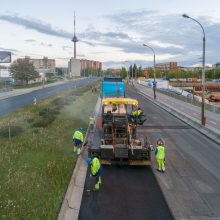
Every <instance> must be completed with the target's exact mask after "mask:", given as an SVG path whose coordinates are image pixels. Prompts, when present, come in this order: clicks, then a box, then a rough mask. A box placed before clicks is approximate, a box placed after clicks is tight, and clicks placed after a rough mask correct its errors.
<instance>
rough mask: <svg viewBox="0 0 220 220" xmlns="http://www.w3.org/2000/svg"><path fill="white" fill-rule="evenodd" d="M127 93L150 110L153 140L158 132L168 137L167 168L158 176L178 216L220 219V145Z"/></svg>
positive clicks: (144, 109) (141, 98)
mask: <svg viewBox="0 0 220 220" xmlns="http://www.w3.org/2000/svg"><path fill="white" fill-rule="evenodd" d="M127 95H129V96H131V97H136V98H138V100H139V102H140V105H141V107H142V109H143V111H144V112H145V113H146V114H147V118H148V120H147V122H146V125H148V126H149V128H148V129H147V130H145V134H147V135H148V137H149V139H150V141H151V142H153V143H155V137H156V136H158V134H160V135H161V136H162V137H163V138H164V139H165V143H166V149H167V150H166V166H167V172H166V174H165V175H160V173H156V177H157V179H158V181H159V184H160V186H161V188H162V190H163V192H164V195H165V197H166V200H167V201H168V204H169V207H170V208H171V210H172V213H173V214H174V216H175V217H176V219H190V220H194V219H196V220H199V219H205V220H206V219H207V220H208V219H210V220H211V219H212V220H214V219H215V220H217V219H218V220H219V219H220V184H219V183H220V163H219V158H220V145H218V144H216V143H214V142H213V141H211V140H210V139H209V138H206V137H205V136H203V135H202V134H201V133H199V132H198V131H196V130H195V129H193V128H191V127H189V126H187V125H186V124H184V123H183V122H182V121H180V120H179V119H177V118H176V117H174V116H172V115H170V114H169V113H167V112H166V111H165V110H163V109H161V108H159V107H158V106H156V105H154V104H152V102H150V101H149V100H147V99H144V98H143V96H141V95H139V94H137V93H134V92H127ZM153 167H155V163H153ZM154 170H155V169H154Z"/></svg>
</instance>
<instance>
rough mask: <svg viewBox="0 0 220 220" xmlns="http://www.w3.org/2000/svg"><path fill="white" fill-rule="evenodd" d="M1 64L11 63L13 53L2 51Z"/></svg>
mask: <svg viewBox="0 0 220 220" xmlns="http://www.w3.org/2000/svg"><path fill="white" fill-rule="evenodd" d="M0 63H11V52H6V51H0Z"/></svg>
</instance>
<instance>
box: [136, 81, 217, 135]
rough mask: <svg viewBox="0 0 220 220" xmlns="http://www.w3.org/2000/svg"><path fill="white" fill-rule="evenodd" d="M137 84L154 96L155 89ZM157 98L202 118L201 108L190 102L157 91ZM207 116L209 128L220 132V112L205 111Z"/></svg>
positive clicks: (192, 115)
mask: <svg viewBox="0 0 220 220" xmlns="http://www.w3.org/2000/svg"><path fill="white" fill-rule="evenodd" d="M136 86H137V87H138V88H139V89H140V91H142V92H144V93H145V94H146V95H148V96H150V97H153V90H152V89H150V88H147V87H146V86H143V85H138V84H136ZM157 100H159V101H160V102H162V103H163V104H165V105H169V106H172V107H174V108H175V109H177V110H178V111H180V112H183V113H184V114H186V115H189V116H190V117H192V118H194V119H196V120H197V121H198V122H200V120H201V108H200V107H197V106H194V105H191V104H189V103H186V102H183V101H181V100H177V99H175V98H172V97H170V96H167V95H164V94H161V93H159V92H157ZM205 116H206V126H207V127H209V128H214V129H215V131H216V132H218V131H219V134H220V114H216V113H214V112H210V111H205Z"/></svg>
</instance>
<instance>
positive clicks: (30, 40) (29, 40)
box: [25, 39, 36, 43]
mask: <svg viewBox="0 0 220 220" xmlns="http://www.w3.org/2000/svg"><path fill="white" fill-rule="evenodd" d="M25 42H27V43H33V42H36V40H33V39H27V40H25Z"/></svg>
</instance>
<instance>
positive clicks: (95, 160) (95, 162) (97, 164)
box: [91, 157, 101, 175]
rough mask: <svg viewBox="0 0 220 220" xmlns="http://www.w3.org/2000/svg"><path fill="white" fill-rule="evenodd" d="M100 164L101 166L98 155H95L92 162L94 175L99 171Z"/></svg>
mask: <svg viewBox="0 0 220 220" xmlns="http://www.w3.org/2000/svg"><path fill="white" fill-rule="evenodd" d="M100 166H101V164H100V162H99V159H98V158H97V157H94V158H93V159H92V162H91V172H92V175H95V174H96V173H97V172H98V170H99V168H100Z"/></svg>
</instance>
